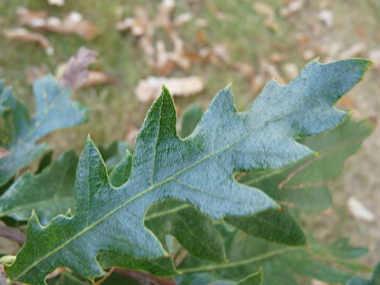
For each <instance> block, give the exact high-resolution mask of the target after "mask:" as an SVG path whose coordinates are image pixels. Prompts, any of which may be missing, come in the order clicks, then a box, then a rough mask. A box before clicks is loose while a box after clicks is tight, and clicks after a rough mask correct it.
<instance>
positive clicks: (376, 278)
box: [346, 262, 380, 285]
mask: <svg viewBox="0 0 380 285" xmlns="http://www.w3.org/2000/svg"><path fill="white" fill-rule="evenodd" d="M379 284H380V262H379V263H378V264H377V265H376V266H375V269H374V270H373V272H372V278H371V280H365V279H363V278H361V277H360V276H359V275H357V276H355V277H353V278H352V279H350V280H349V281H348V282H347V284H346V285H379Z"/></svg>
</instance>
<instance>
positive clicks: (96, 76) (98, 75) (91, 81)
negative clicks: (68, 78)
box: [82, 70, 117, 87]
mask: <svg viewBox="0 0 380 285" xmlns="http://www.w3.org/2000/svg"><path fill="white" fill-rule="evenodd" d="M116 83H117V80H116V79H115V78H113V77H111V76H109V75H108V74H107V73H105V72H104V71H99V70H89V71H88V78H87V80H86V82H84V84H83V85H82V86H83V87H89V86H93V85H104V84H116Z"/></svg>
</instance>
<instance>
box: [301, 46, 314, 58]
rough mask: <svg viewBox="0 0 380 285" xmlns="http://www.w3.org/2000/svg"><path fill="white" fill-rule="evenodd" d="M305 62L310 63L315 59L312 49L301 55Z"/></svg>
mask: <svg viewBox="0 0 380 285" xmlns="http://www.w3.org/2000/svg"><path fill="white" fill-rule="evenodd" d="M302 56H303V58H304V59H305V60H307V61H310V60H312V59H313V58H315V52H314V51H313V50H312V49H307V50H305V51H304V52H303V53H302Z"/></svg>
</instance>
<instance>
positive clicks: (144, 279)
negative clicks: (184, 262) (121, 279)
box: [114, 268, 176, 285]
mask: <svg viewBox="0 0 380 285" xmlns="http://www.w3.org/2000/svg"><path fill="white" fill-rule="evenodd" d="M114 271H115V272H117V273H120V274H124V275H127V276H129V277H131V278H132V279H135V280H137V281H139V282H140V283H141V284H142V285H176V282H175V281H174V280H170V279H165V278H161V277H156V276H153V275H150V274H148V273H144V272H141V271H134V270H128V269H121V268H115V270H114Z"/></svg>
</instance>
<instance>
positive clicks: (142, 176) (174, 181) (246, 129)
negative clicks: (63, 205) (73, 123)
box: [7, 59, 370, 284]
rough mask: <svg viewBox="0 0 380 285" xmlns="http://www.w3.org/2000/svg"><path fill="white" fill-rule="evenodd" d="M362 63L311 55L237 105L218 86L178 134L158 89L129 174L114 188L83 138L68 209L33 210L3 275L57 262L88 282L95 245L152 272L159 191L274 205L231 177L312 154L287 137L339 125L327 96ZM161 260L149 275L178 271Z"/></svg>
mask: <svg viewBox="0 0 380 285" xmlns="http://www.w3.org/2000/svg"><path fill="white" fill-rule="evenodd" d="M369 65H370V63H369V61H367V60H362V59H350V60H344V61H337V62H333V63H330V64H319V63H318V62H316V61H314V62H311V63H310V64H308V65H307V66H306V67H305V69H304V70H303V71H302V72H301V73H300V75H299V76H298V77H296V79H295V80H293V81H292V82H291V83H290V84H288V85H285V86H280V85H278V83H277V82H276V81H270V82H269V83H268V84H267V85H266V87H265V88H264V89H263V92H262V94H261V95H260V96H259V97H258V98H257V99H256V101H255V102H254V104H253V105H252V107H251V108H250V109H249V110H248V111H246V112H242V113H239V112H237V110H236V108H235V106H234V102H233V97H232V94H231V91H230V90H229V89H224V90H222V91H221V92H219V94H218V95H217V96H216V98H215V99H214V100H213V102H212V103H211V105H210V108H209V109H208V111H207V112H206V113H205V114H204V116H203V118H202V121H201V122H200V124H199V125H198V126H197V128H196V130H195V131H194V132H193V133H192V134H191V135H190V136H189V137H187V138H186V139H185V140H181V139H180V138H179V137H178V135H177V133H176V112H175V107H174V103H173V101H172V98H171V96H170V94H169V92H168V91H167V90H166V89H165V88H164V89H163V92H162V94H161V96H160V97H159V98H158V99H157V100H156V101H155V103H154V104H153V106H152V107H151V109H150V110H149V112H148V116H147V118H146V120H145V122H144V125H143V128H142V129H141V131H140V132H139V134H138V136H137V139H136V147H135V152H134V155H133V162H132V173H131V176H130V179H129V180H128V182H127V183H126V184H124V185H123V186H121V187H119V188H118V189H115V188H113V187H112V186H111V184H110V183H109V178H108V175H107V170H106V168H105V165H104V162H103V160H102V158H101V156H100V154H99V152H98V150H97V149H96V147H95V146H94V145H93V143H92V141H91V140H90V139H88V142H87V145H86V147H85V149H84V151H83V153H82V155H81V158H80V160H79V165H78V169H77V180H76V196H75V201H76V205H75V213H74V215H73V217H70V218H68V217H65V216H58V217H56V218H55V219H53V220H52V221H51V222H50V223H49V225H48V226H47V227H41V225H40V223H39V222H38V218H37V216H36V214H35V213H33V215H32V218H31V219H30V220H29V223H28V227H27V240H26V243H25V245H24V247H23V248H22V250H21V251H20V253H19V254H18V256H17V259H16V261H15V262H14V263H13V264H12V265H11V266H10V267H8V270H7V274H8V276H9V277H10V278H11V280H12V281H20V282H24V283H31V284H45V281H44V278H45V276H46V275H47V274H48V273H50V272H52V271H53V270H54V269H55V268H57V267H69V268H72V269H73V270H75V271H77V272H78V273H79V274H81V275H82V276H84V277H86V278H88V279H90V280H93V279H94V278H95V277H97V276H101V275H104V271H103V270H102V268H101V267H100V266H99V263H97V262H96V257H97V256H99V255H98V253H99V252H103V253H102V254H101V255H103V254H104V255H106V256H107V258H106V260H107V262H108V263H107V264H108V266H119V267H120V265H121V266H125V267H127V268H129V267H133V268H136V267H139V268H138V269H144V270H147V271H150V269H151V267H152V262H151V260H158V259H165V257H166V256H167V255H168V253H167V252H166V251H165V250H164V248H163V247H162V246H161V244H160V243H159V241H158V240H157V239H156V237H154V236H153V235H152V233H151V232H150V231H149V230H147V229H146V228H145V227H144V225H143V216H144V214H145V212H146V209H147V208H148V206H149V205H151V204H153V203H155V202H157V201H160V200H162V199H164V198H168V197H171V198H177V199H180V200H183V201H186V202H189V203H191V204H193V205H195V206H196V207H197V208H199V209H200V210H201V211H202V212H203V213H205V214H207V215H209V216H211V217H212V218H216V219H221V218H223V217H224V216H227V215H231V216H243V215H249V214H253V213H256V212H259V211H263V210H266V209H269V208H273V207H278V206H277V205H276V203H275V202H274V201H273V200H272V199H271V198H269V197H268V196H267V195H265V194H264V193H263V192H261V191H260V190H258V189H256V188H252V187H248V186H246V185H243V184H239V183H237V182H236V181H235V180H234V178H233V174H234V172H237V171H261V170H269V169H277V168H280V167H283V166H285V165H287V164H290V163H292V162H295V161H296V160H298V159H301V158H303V157H306V156H308V155H311V154H312V153H313V152H312V151H311V150H310V149H309V148H307V147H305V146H303V145H302V144H299V143H297V142H296V141H295V140H294V138H296V137H304V136H309V135H315V134H318V133H320V132H323V131H325V130H326V129H329V128H332V127H334V126H335V125H337V124H339V123H340V122H341V121H342V120H343V118H344V117H345V116H346V113H345V112H342V111H339V110H336V109H335V108H334V107H333V106H334V103H335V102H336V101H337V100H338V99H339V98H340V97H341V96H342V95H343V94H344V93H345V92H347V91H348V90H349V89H350V88H352V87H353V86H354V85H355V84H356V83H357V82H358V81H359V80H360V78H361V77H362V75H363V73H364V72H365V71H366V70H367V69H368V67H369ZM73 253H75V255H73ZM114 260H117V261H114ZM166 260H169V259H168V258H166ZM157 262H158V261H157ZM160 262H161V261H160ZM156 264H160V263H156ZM160 265H161V264H160ZM167 268H168V267H165V270H162V271H161V272H158V271H156V272H155V273H154V274H161V275H170V274H175V271H174V269H173V270H172V271H170V270H166V269H167ZM150 272H151V271H150ZM245 276H246V275H245ZM245 276H244V277H245ZM272 284H275V283H272Z"/></svg>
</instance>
